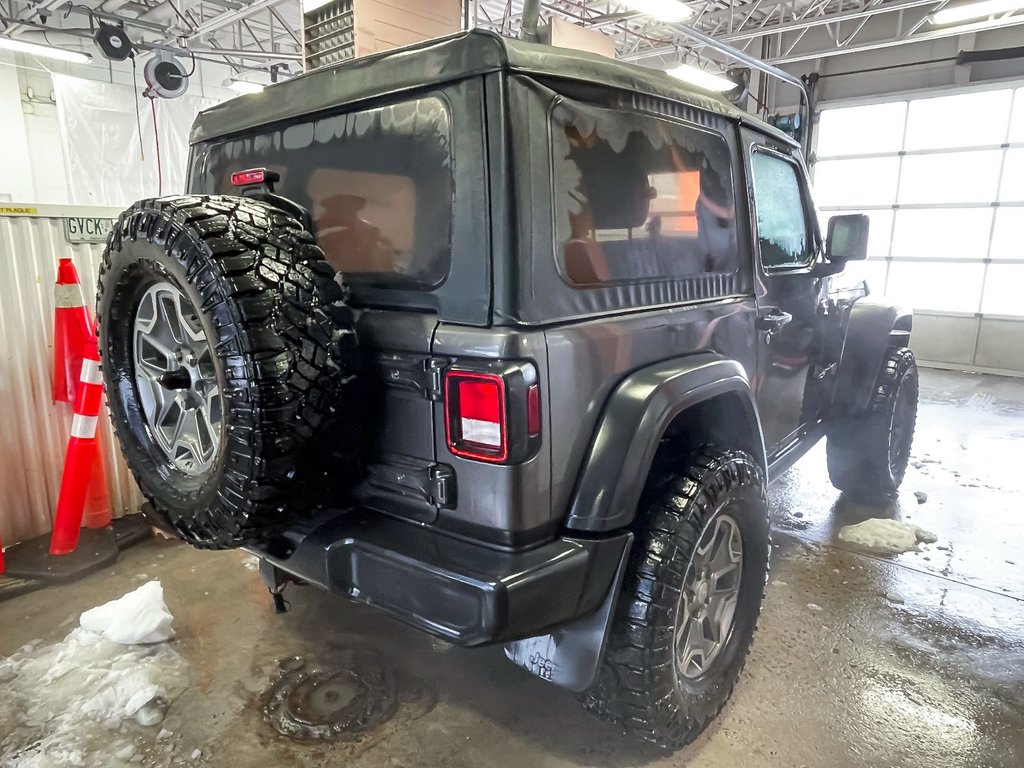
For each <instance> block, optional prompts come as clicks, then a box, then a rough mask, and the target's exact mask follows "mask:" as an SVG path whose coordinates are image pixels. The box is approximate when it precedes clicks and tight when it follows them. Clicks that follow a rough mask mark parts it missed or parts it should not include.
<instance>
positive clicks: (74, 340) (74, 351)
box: [53, 258, 92, 403]
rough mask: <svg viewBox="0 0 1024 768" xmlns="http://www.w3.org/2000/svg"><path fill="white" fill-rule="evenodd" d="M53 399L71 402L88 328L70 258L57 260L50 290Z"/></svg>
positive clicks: (78, 285) (75, 388)
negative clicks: (53, 305)
mask: <svg viewBox="0 0 1024 768" xmlns="http://www.w3.org/2000/svg"><path fill="white" fill-rule="evenodd" d="M53 296H54V304H55V306H56V309H55V311H54V318H53V319H54V322H53V401H54V402H56V403H74V402H75V392H76V391H77V389H78V373H79V371H81V370H82V354H83V353H82V350H84V349H85V343H86V340H87V339H88V338H89V335H90V333H91V329H92V322H91V320H90V318H89V310H88V309H86V308H85V302H84V301H82V286H81V285H80V284H79V282H78V270H76V269H75V265H74V264H73V263H72V261H71V259H68V258H62V259H61V260H60V261H59V262H58V263H57V284H56V285H55V286H54V289H53Z"/></svg>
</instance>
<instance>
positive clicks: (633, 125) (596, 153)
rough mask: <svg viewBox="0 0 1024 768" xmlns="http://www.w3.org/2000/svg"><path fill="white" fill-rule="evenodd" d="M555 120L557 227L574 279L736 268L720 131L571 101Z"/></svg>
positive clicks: (674, 276)
mask: <svg viewBox="0 0 1024 768" xmlns="http://www.w3.org/2000/svg"><path fill="white" fill-rule="evenodd" d="M552 121H553V128H552V132H553V141H552V154H553V157H552V166H553V170H554V192H555V233H556V238H557V240H558V242H557V247H558V253H559V256H560V259H559V267H560V269H561V272H562V274H563V276H564V277H565V278H566V279H567V280H568V281H569V282H570V283H571V284H573V285H575V286H580V287H584V286H590V285H600V284H606V283H618V282H635V281H644V280H666V279H669V280H678V279H680V278H687V277H691V276H696V275H707V274H715V273H718V274H735V273H736V272H737V271H738V269H739V260H738V254H737V248H736V208H735V202H734V195H733V178H732V165H731V161H730V153H729V146H728V144H727V143H726V141H725V139H724V138H723V137H722V136H720V135H719V134H716V133H714V132H712V131H708V130H705V129H702V128H698V127H696V126H690V125H686V124H681V123H677V122H673V121H669V120H664V119H660V118H655V117H650V116H645V115H642V114H636V113H624V112H619V111H613V110H609V109H602V108H592V107H589V106H588V107H586V108H581V107H579V106H571V105H569V104H568V103H565V102H563V103H561V104H559V105H558V106H557V107H556V108H555V109H554V111H553V112H552Z"/></svg>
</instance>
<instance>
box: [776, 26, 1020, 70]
mask: <svg viewBox="0 0 1024 768" xmlns="http://www.w3.org/2000/svg"><path fill="white" fill-rule="evenodd" d="M1021 25H1024V14H1018V15H1016V16H1010V17H1006V18H1002V19H991V20H986V21H981V22H975V23H973V24H961V25H959V26H956V27H939V28H936V29H932V30H929V31H928V32H919V33H917V34H911V35H906V36H900V37H896V38H892V39H888V40H874V41H870V42H865V43H860V44H858V45H847V46H846V47H843V48H823V49H821V50H817V51H801V52H799V53H793V54H790V55H787V56H778V57H776V58H772V59H769V63H771V64H775V65H780V64H793V63H796V62H799V61H813V60H814V59H827V58H830V57H832V56H840V55H842V54H846V53H863V52H865V51H878V50H881V49H883V48H894V47H896V46H899V45H909V44H911V43H920V42H927V41H929V40H942V39H944V38H948V37H959V36H960V35H969V34H972V33H975V32H985V31H986V30H990V29H1005V28H1007V27H1017V26H1021Z"/></svg>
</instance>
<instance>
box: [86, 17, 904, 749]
mask: <svg viewBox="0 0 1024 768" xmlns="http://www.w3.org/2000/svg"><path fill="white" fill-rule="evenodd" d="M191 143H192V146H191V155H190V160H189V172H188V194H186V195H184V196H179V197H164V198H160V199H152V200H143V201H141V202H138V203H136V204H135V205H134V206H132V207H131V208H129V209H128V210H127V211H125V212H124V213H123V214H122V215H121V217H120V219H119V221H118V223H117V226H116V227H115V229H114V231H113V232H112V234H111V236H110V239H109V242H108V245H107V249H106V251H105V254H104V258H103V264H102V269H101V274H100V279H99V298H98V301H99V316H100V318H101V325H100V330H101V333H100V346H101V351H102V358H103V373H104V378H105V383H106V387H107V392H108V393H109V399H110V409H111V412H112V417H113V422H114V425H115V429H116V432H117V435H118V438H119V439H120V444H121V446H122V449H123V452H124V455H125V457H126V458H127V461H128V464H129V466H130V467H131V469H132V471H133V473H134V475H135V478H136V480H137V481H138V484H139V486H140V487H141V489H142V491H143V492H144V494H145V495H146V497H147V498H148V500H149V507H150V509H149V511H150V513H151V514H153V515H155V516H156V517H157V518H158V519H159V520H160V521H161V522H162V523H163V524H164V525H166V526H167V527H169V528H170V529H171V530H173V531H174V532H176V533H177V535H179V536H180V537H181V538H183V539H185V540H186V541H188V542H190V543H191V544H193V545H195V546H197V547H205V548H231V547H245V548H247V549H248V550H249V551H250V552H253V553H255V554H256V555H258V556H259V557H260V558H261V563H262V566H261V570H262V573H263V576H264V579H265V581H266V582H267V584H268V587H270V588H271V590H272V591H273V592H274V593H276V594H277V595H279V593H280V590H281V589H282V588H283V586H284V584H285V583H286V582H287V581H289V580H295V581H300V582H304V583H310V584H314V585H317V586H319V587H322V588H323V589H326V590H330V591H332V592H335V593H338V594H341V595H344V596H347V597H349V598H351V599H353V600H356V601H359V602H362V603H366V604H368V605H372V606H375V607H376V608H379V609H380V610H382V611H385V612H387V613H389V614H391V615H393V616H395V617H396V618H398V619H400V620H402V621H404V622H407V623H409V624H412V625H414V626H416V627H419V628H420V629H423V630H425V631H427V632H430V633H432V634H434V635H436V636H439V637H441V638H444V639H446V640H448V641H450V642H452V643H457V644H461V645H466V646H476V645H482V644H488V643H498V644H503V645H504V646H505V650H506V653H507V655H508V657H509V658H510V659H511V660H512V661H513V662H514V663H516V664H518V665H520V666H522V667H523V668H524V669H526V670H528V671H529V672H531V673H533V674H535V675H537V676H539V677H541V678H544V679H546V680H549V681H551V682H552V683H554V684H556V685H559V686H562V687H565V688H568V689H570V690H572V691H576V692H579V693H581V694H582V697H583V699H584V703H585V705H586V706H587V707H588V708H589V709H591V710H592V711H594V712H596V713H597V714H598V715H600V716H602V717H604V718H607V719H610V720H613V721H615V722H617V723H619V724H621V725H622V726H623V727H624V728H625V729H626V730H628V731H630V732H632V733H635V734H637V735H640V736H642V737H644V738H646V739H649V740H651V741H654V742H656V743H658V744H661V745H663V746H665V747H668V748H675V747H677V746H679V745H682V744H684V743H686V742H688V741H690V740H692V739H693V738H694V737H695V736H696V735H697V734H698V733H699V732H700V731H701V730H702V729H703V728H704V727H705V726H706V725H707V724H708V722H709V721H710V720H711V719H712V718H713V717H714V716H715V715H716V713H717V712H718V711H719V710H720V709H721V708H722V706H723V705H724V703H725V701H726V699H727V698H728V696H729V694H730V693H731V691H732V688H733V686H734V684H735V682H736V679H737V677H738V675H739V673H740V670H741V667H742V665H743V663H744V659H745V657H746V655H747V651H748V649H749V647H750V644H751V640H752V637H753V634H754V629H755V625H756V622H757V618H758V614H759V612H760V608H761V602H762V597H763V594H764V589H765V584H766V577H767V572H768V558H769V549H770V539H769V525H768V506H767V486H768V483H769V482H770V481H772V480H773V479H774V478H777V477H778V476H779V475H780V474H782V473H783V472H784V471H785V470H786V469H787V468H788V467H790V466H791V465H792V464H793V462H794V461H796V460H797V459H798V458H799V457H800V456H801V455H803V454H804V453H805V452H806V451H807V450H808V449H809V448H811V446H813V445H814V444H815V443H816V442H817V441H818V440H819V438H821V437H826V436H827V443H828V444H827V453H828V469H829V473H830V476H831V479H832V482H833V483H834V484H835V485H836V486H837V487H838V488H839V489H841V490H842V491H844V492H846V493H848V494H855V495H857V496H858V497H862V498H865V499H873V498H880V497H885V496H891V495H893V494H895V492H896V490H897V487H898V486H899V484H900V482H901V480H902V478H903V474H904V472H905V470H906V467H907V462H908V457H909V451H910V445H911V441H912V438H913V431H914V422H915V418H916V410H917V371H916V367H915V362H914V357H913V355H912V354H911V352H910V350H909V349H907V344H908V341H909V338H910V331H911V315H910V313H909V312H906V311H901V310H899V309H897V308H895V307H891V306H888V305H885V304H880V303H869V302H868V301H866V300H865V296H866V290H865V287H864V286H863V285H860V286H856V287H854V288H848V289H844V288H840V287H838V286H836V285H834V284H833V276H834V275H836V274H837V273H839V272H841V271H842V269H843V265H844V264H845V262H846V261H848V260H851V259H862V258H864V256H865V253H866V236H867V220H866V217H864V216H858V215H841V216H835V217H833V218H832V219H831V220H830V221H829V223H828V233H827V237H826V238H825V239H824V240H823V239H822V238H821V236H820V235H819V231H818V223H817V218H816V215H815V210H814V207H813V204H812V202H811V197H810V189H809V185H808V180H807V174H806V170H805V166H804V162H803V158H802V152H801V151H800V147H799V145H798V144H797V143H796V142H794V141H793V140H792V139H791V138H790V137H789V136H787V135H785V134H784V133H782V132H780V131H778V130H776V129H775V128H773V127H771V126H769V125H767V124H765V123H763V122H761V121H759V120H757V119H755V118H754V117H752V116H750V115H748V114H746V113H745V112H743V111H741V110H738V109H736V108H734V107H732V106H731V105H730V104H728V103H727V102H726V101H724V100H720V99H719V98H717V97H714V96H712V95H710V94H705V93H702V92H699V91H696V90H693V89H689V88H687V87H685V86H684V85H683V84H682V83H680V82H679V81H677V80H675V79H673V78H671V77H670V76H668V75H666V74H664V73H662V72H659V71H654V70H650V69H645V68H641V67H638V66H633V65H629V64H625V63H622V62H617V61H613V60H608V59H604V58H600V57H597V56H591V55H587V54H581V53H576V52H570V51H566V50H561V49H553V48H550V47H546V46H540V45H535V44H531V43H525V42H521V41H513V40H506V39H503V38H501V37H499V36H497V35H494V34H490V33H485V32H478V31H473V32H466V33H462V34H458V35H455V36H452V37H449V38H444V39H439V40H432V41H429V42H427V43H423V44H420V45H416V46H413V47H410V48H405V49H401V50H396V51H391V52H388V53H384V54H380V55H376V56H372V57H369V58H365V59H360V60H356V61H352V62H348V63H345V64H341V65H339V66H337V67H333V68H327V69H321V70H317V71H314V72H310V73H308V74H305V75H302V76H299V77H296V78H295V79H293V80H290V81H288V82H286V83H282V84H279V85H274V86H271V87H269V88H267V89H266V90H265V91H263V92H262V93H260V94H255V95H249V96H244V97H240V98H236V99H233V100H231V101H228V102H225V103H222V104H219V105H217V106H215V107H213V108H211V109H209V110H207V111H205V112H203V113H202V114H201V115H200V116H199V117H198V119H197V120H196V123H195V125H194V128H193V131H192V137H191Z"/></svg>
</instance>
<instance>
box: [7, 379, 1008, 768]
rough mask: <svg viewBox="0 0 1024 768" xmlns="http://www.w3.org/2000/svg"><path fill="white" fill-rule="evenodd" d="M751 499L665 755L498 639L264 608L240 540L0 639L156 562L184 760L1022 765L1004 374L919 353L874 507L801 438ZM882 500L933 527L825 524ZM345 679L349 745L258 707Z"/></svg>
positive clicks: (79, 588) (35, 616)
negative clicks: (179, 689) (905, 468)
mask: <svg viewBox="0 0 1024 768" xmlns="http://www.w3.org/2000/svg"><path fill="white" fill-rule="evenodd" d="M915 491H921V492H924V493H926V494H927V501H926V502H925V503H923V504H919V503H918V501H917V499H916V498H915V496H914V492H915ZM771 501H772V516H773V523H774V529H775V538H776V547H775V549H774V554H773V561H772V572H771V581H770V584H769V588H768V594H767V599H766V602H765V607H764V613H763V615H762V618H761V623H760V630H759V632H758V636H757V639H756V640H755V643H754V648H753V650H752V652H751V655H750V658H749V660H748V662H747V667H746V671H745V673H744V675H743V677H742V678H741V680H740V684H739V686H738V688H737V690H736V692H735V694H734V696H733V698H732V701H731V703H730V704H729V705H728V706H727V707H726V709H725V711H724V712H723V713H722V715H721V716H720V717H719V719H718V720H717V722H716V723H714V724H713V725H712V726H711V727H710V728H709V730H708V731H707V732H706V733H705V734H704V735H702V736H701V737H700V738H699V739H698V741H697V742H696V743H695V744H693V745H691V746H689V747H687V748H685V749H683V750H682V751H680V752H678V753H676V754H674V755H666V754H664V753H661V752H659V751H658V750H656V749H653V748H651V747H648V746H646V745H643V744H638V743H636V742H633V741H630V740H628V739H625V738H623V737H622V736H621V735H620V734H619V733H618V732H617V731H616V729H615V728H613V727H611V726H608V725H606V724H603V723H600V722H598V721H596V720H594V719H592V718H591V717H589V716H588V715H587V714H586V713H584V712H583V711H582V710H581V709H580V707H579V706H578V705H577V702H576V701H575V699H574V697H573V696H572V695H571V694H569V693H567V692H564V691H561V690H559V689H556V688H553V687H551V686H550V685H548V684H546V683H544V682H542V681H541V680H538V679H535V678H533V677H531V676H529V675H528V674H526V673H525V672H522V671H520V670H519V669H518V668H515V667H513V666H511V665H510V664H509V663H508V662H507V661H506V660H505V659H504V656H503V653H502V651H501V650H500V649H498V648H485V649H472V650H466V649H459V648H453V647H450V646H447V645H446V644H444V643H442V642H440V641H435V640H432V639H431V638H429V637H427V636H426V635H423V634H421V633H419V632H416V631H415V630H412V629H409V628H406V627H404V626H403V625H400V624H398V623H396V622H394V621H392V620H390V619H388V618H386V617H383V616H380V615H378V614H376V613H375V612H373V611H372V610H369V609H366V608H363V607H360V606H356V605H352V604H349V603H346V602H344V601H342V600H340V599H338V598H334V597H331V596H329V595H326V594H322V593H320V592H318V591H316V590H314V589H312V588H294V587H292V588H289V591H288V592H287V597H288V599H289V600H290V602H291V611H290V612H289V613H288V614H285V615H275V614H274V612H273V610H272V606H271V601H270V598H269V596H268V595H267V594H266V592H265V591H264V590H263V589H262V587H261V585H260V582H259V579H258V576H257V574H256V573H255V572H254V571H253V570H250V569H249V568H247V567H245V560H246V559H247V557H246V556H245V555H244V554H242V553H237V552H223V553H208V552H198V551H194V550H192V549H190V548H188V547H185V546H183V545H179V544H176V543H170V542H165V543H160V542H153V543H152V544H147V545H143V546H141V547H137V548H135V549H133V550H130V551H129V552H128V553H126V555H125V557H124V558H123V559H122V560H121V561H120V562H119V563H118V564H117V565H116V566H115V567H114V568H113V569H112V571H111V572H103V573H100V574H97V575H94V576H92V577H90V578H88V579H86V580H84V581H82V582H80V583H78V584H74V585H70V586H66V587H61V588H53V589H48V590H44V591H42V592H37V593H34V594H31V595H26V596H22V597H19V598H15V599H13V600H10V601H7V602H5V603H0V655H6V654H9V653H11V652H13V651H14V650H15V649H17V648H18V647H19V646H20V645H22V644H23V643H25V642H28V641H30V640H33V639H37V638H41V639H45V640H48V641H53V640H57V639H60V638H61V637H63V635H64V634H65V633H66V632H67V631H68V630H69V628H70V627H71V626H73V625H74V623H75V622H76V621H77V617H78V614H79V612H81V611H82V610H84V609H86V608H88V607H90V606H93V605H96V604H98V603H101V602H103V601H106V600H109V599H111V598H114V597H117V596H119V595H121V594H122V593H124V592H125V591H127V590H128V589H130V588H133V587H134V586H137V585H139V584H141V583H142V582H143V581H146V580H148V579H150V578H159V579H160V580H161V581H162V582H163V584H164V588H165V591H166V597H167V602H168V605H169V606H170V609H171V611H172V613H174V615H175V617H176V620H175V627H176V630H177V633H178V639H177V640H176V641H175V644H176V647H177V648H178V649H179V651H180V652H181V653H182V654H183V655H184V656H185V657H186V658H187V659H188V661H189V663H190V665H191V678H192V680H191V687H190V688H189V689H188V690H187V691H186V692H185V693H184V694H183V695H182V696H181V697H180V698H178V699H177V700H176V701H175V702H174V703H173V704H172V706H171V708H170V712H169V714H168V717H167V720H166V721H165V723H164V725H163V727H165V728H166V729H168V730H170V731H173V732H174V734H175V737H174V738H175V739H180V740H181V742H180V743H182V744H187V745H188V747H187V749H186V751H185V752H184V754H185V755H186V756H187V755H188V754H189V751H188V750H190V749H191V748H192V746H195V747H197V748H199V749H200V750H201V752H202V757H201V758H200V759H199V760H198V761H196V760H193V761H192V762H191V763H190V764H194V763H195V762H199V763H202V764H204V765H210V766H225V767H227V766H232V767H233V766H247V767H248V766H268V767H269V766H279V765H280V766H284V765H288V766H310V767H312V766H328V765H346V766H367V767H369V766H374V767H376V766H453V767H455V766H467V768H469V767H472V768H479V766H509V767H519V766H522V768H535V767H537V766H584V765H585V766H609V767H610V766H641V765H651V766H686V765H694V766H702V767H704V766H707V767H709V768H714V767H716V766H735V765H738V764H739V765H743V766H744V768H756V767H759V766H773V767H776V766H815V767H817V766H836V767H837V768H842V767H845V766H851V767H852V766H887V767H888V766H904V765H905V766H929V767H932V766H951V767H952V766H957V767H965V766H984V767H985V768H994V767H995V766H1007V768H1010V767H1013V768H1019V767H1020V766H1022V765H1024V567H1022V566H1024V382H1018V381H1014V380H1010V379H1001V378H996V377H978V376H965V375H961V374H951V373H944V372H938V371H925V372H924V375H923V381H922V404H921V414H920V419H919V427H918V432H917V439H916V441H915V446H914V452H913V458H912V467H911V469H910V472H909V474H908V477H907V480H906V482H905V483H904V486H903V493H902V494H901V497H900V499H899V503H898V504H896V505H893V506H892V507H890V508H888V509H884V510H878V509H869V508H865V507H859V506H855V505H851V504H848V503H846V502H845V501H844V500H843V499H841V498H840V497H839V495H838V494H837V492H836V491H834V490H833V489H832V487H831V486H830V485H829V483H828V480H827V475H826V472H825V458H824V450H823V446H819V447H818V448H817V449H815V451H814V452H813V453H812V454H810V455H809V456H808V457H806V458H805V459H803V460H802V461H801V462H800V463H799V464H798V465H797V466H796V467H795V468H794V469H793V470H791V471H790V472H789V473H788V474H787V476H785V477H784V478H782V479H781V480H780V481H779V482H778V483H777V484H776V486H775V487H773V489H772V494H771ZM881 516H893V517H897V518H902V519H910V520H912V521H913V522H914V523H916V524H918V525H920V526H922V527H924V528H926V529H928V530H930V531H932V532H934V533H935V534H937V536H938V542H936V543H935V544H931V545H927V546H925V547H923V548H922V549H921V551H920V552H913V553H907V554H903V555H899V556H895V557H871V556H866V555H863V554H858V553H855V552H852V551H849V550H848V549H846V548H844V547H845V545H842V544H840V543H838V542H837V541H836V540H835V534H836V532H837V531H838V528H839V527H840V526H842V525H845V524H848V523H852V522H857V521H859V520H862V519H866V518H868V517H881ZM296 656H298V657H301V659H298V660H296V659H294V658H292V657H296ZM279 659H285V661H284V662H279V661H278V660H279ZM348 669H356V670H357V672H358V670H359V669H365V670H370V671H369V673H368V675H369V677H368V678H366V677H363V678H361V677H360V676H359V675H358V674H357V675H354V676H353V675H349V674H348V673H347V672H345V670H348ZM339 670H340V671H339ZM317 675H320V677H317ZM367 679H369V680H372V681H373V688H374V689H375V690H377V691H378V693H379V692H380V691H382V690H383V691H385V692H386V694H387V696H383V697H382V696H377V697H376V698H375V699H374V701H373V703H372V705H367V706H366V707H362V708H360V707H356V708H354V709H353V708H352V707H349V710H352V711H347V710H346V711H347V716H348V717H350V718H357V719H358V718H363V720H362V721H360V722H363V721H365V722H366V723H367V724H368V729H367V730H365V731H364V733H363V735H362V736H360V737H359V738H357V739H355V740H352V741H348V742H341V743H339V742H316V741H313V742H310V741H296V740H294V739H291V738H288V737H285V736H282V735H281V734H280V733H278V730H275V727H274V726H272V725H271V724H270V722H269V721H268V718H267V716H266V715H265V714H264V709H269V710H273V709H274V707H275V706H276V707H277V710H276V715H277V717H278V721H277V724H278V726H280V720H281V718H283V719H284V720H285V721H287V722H289V723H294V722H295V721H302V720H303V719H304V718H305V719H306V720H316V718H317V713H318V712H323V711H331V710H335V709H336V710H344V709H345V707H346V706H347V704H348V702H349V701H350V699H351V697H352V696H353V695H356V694H358V689H359V686H360V685H364V684H365V683H366V680H367ZM272 681H278V687H277V688H276V689H274V690H273V691H271V692H270V693H264V692H265V691H267V689H268V687H269V686H270V685H271V683H272ZM303 690H304V691H305V693H306V694H308V695H304V696H297V695H294V694H295V692H296V691H299V692H300V693H301V692H302V691H303ZM275 696H276V699H275V698H274V697H275ZM275 702H276V703H275ZM309 708H312V711H306V710H307V709H309ZM273 714H274V712H271V715H273ZM271 719H273V717H271ZM307 735H308V734H307Z"/></svg>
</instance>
